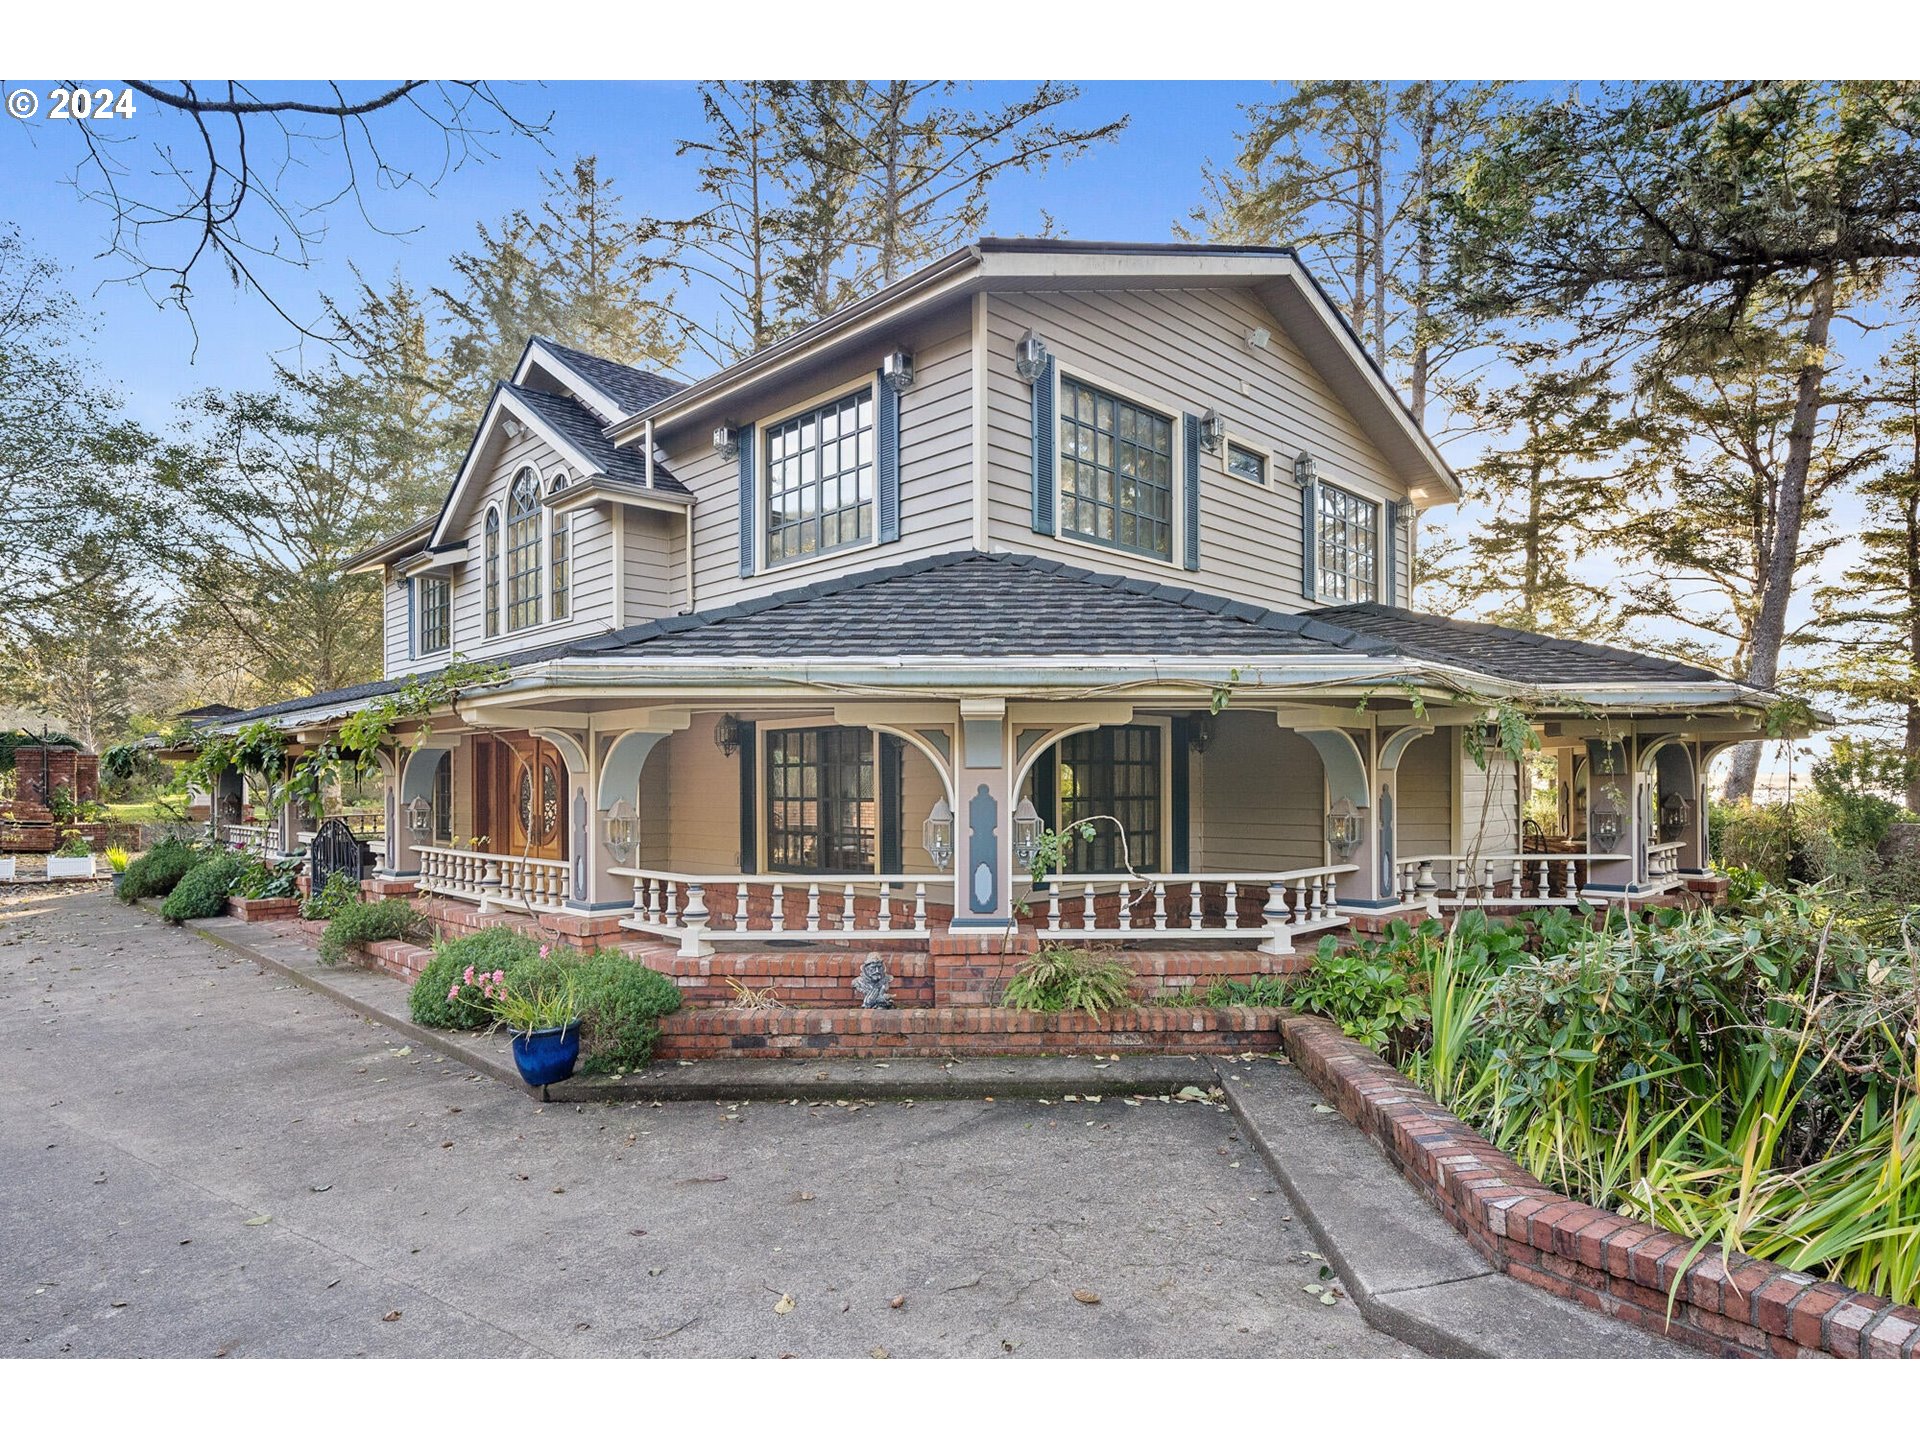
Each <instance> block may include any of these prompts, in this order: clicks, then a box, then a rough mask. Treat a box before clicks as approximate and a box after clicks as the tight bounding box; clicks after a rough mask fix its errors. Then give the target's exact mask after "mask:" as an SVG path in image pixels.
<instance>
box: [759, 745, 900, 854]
mask: <svg viewBox="0 0 1920 1440" xmlns="http://www.w3.org/2000/svg"><path fill="white" fill-rule="evenodd" d="M766 752H767V761H766V764H767V865H768V868H769V869H773V870H799V871H816V872H826V873H836V874H837V873H846V872H854V871H862V870H865V871H871V870H872V869H873V868H874V865H875V863H876V860H877V858H878V855H879V844H880V812H879V806H878V804H877V802H876V801H875V798H874V797H875V793H876V792H875V786H874V743H873V732H872V731H870V730H866V729H862V728H859V727H855V726H847V725H836V726H829V727H823V728H819V729H807V730H777V729H776V730H769V731H767V732H766Z"/></svg>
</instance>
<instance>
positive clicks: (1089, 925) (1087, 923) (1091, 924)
mask: <svg viewBox="0 0 1920 1440" xmlns="http://www.w3.org/2000/svg"><path fill="white" fill-rule="evenodd" d="M1084 903H1085V905H1086V910H1085V911H1084V913H1082V915H1081V916H1080V928H1081V929H1082V930H1092V929H1094V928H1095V927H1096V926H1098V924H1099V923H1100V922H1099V918H1098V917H1097V916H1096V915H1095V914H1094V911H1093V882H1092V881H1091V880H1089V881H1087V896H1086V900H1085V902H1084Z"/></svg>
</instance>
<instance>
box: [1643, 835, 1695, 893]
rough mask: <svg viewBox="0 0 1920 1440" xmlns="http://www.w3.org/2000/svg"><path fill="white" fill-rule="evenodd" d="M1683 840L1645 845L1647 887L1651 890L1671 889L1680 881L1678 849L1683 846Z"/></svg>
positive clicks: (1684, 843)
mask: <svg viewBox="0 0 1920 1440" xmlns="http://www.w3.org/2000/svg"><path fill="white" fill-rule="evenodd" d="M1686 843H1687V842H1686V841H1684V840H1669V841H1667V842H1665V843H1664V844H1661V845H1649V846H1648V847H1647V887H1648V888H1649V889H1653V890H1671V889H1673V888H1674V887H1675V886H1677V885H1680V884H1681V883H1683V882H1682V880H1681V875H1680V851H1681V850H1682V849H1683V848H1685V846H1686Z"/></svg>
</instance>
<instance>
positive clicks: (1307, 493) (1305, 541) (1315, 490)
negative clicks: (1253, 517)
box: [1300, 483, 1320, 600]
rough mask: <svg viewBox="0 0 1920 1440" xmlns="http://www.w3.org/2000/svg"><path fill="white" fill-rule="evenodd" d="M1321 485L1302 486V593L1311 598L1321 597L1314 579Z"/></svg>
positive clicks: (1317, 546)
mask: <svg viewBox="0 0 1920 1440" xmlns="http://www.w3.org/2000/svg"><path fill="white" fill-rule="evenodd" d="M1319 519H1320V486H1319V484H1318V483H1315V484H1311V485H1302V486H1301V487H1300V593H1301V594H1302V595H1304V596H1306V597H1307V599H1309V600H1318V599H1319V598H1320V591H1319V586H1318V584H1317V583H1316V582H1315V579H1314V562H1315V561H1316V560H1317V559H1319V557H1320V535H1319V525H1318V522H1319Z"/></svg>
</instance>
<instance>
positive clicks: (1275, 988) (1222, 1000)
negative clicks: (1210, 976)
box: [1206, 975, 1288, 1005]
mask: <svg viewBox="0 0 1920 1440" xmlns="http://www.w3.org/2000/svg"><path fill="white" fill-rule="evenodd" d="M1287 988H1288V986H1287V977H1286V976H1285V975H1255V976H1253V977H1252V978H1251V979H1247V980H1226V979H1220V980H1215V981H1214V982H1213V983H1212V984H1211V985H1209V986H1208V987H1207V992H1206V1003H1207V1004H1209V1005H1284V1004H1286V1003H1287Z"/></svg>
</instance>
